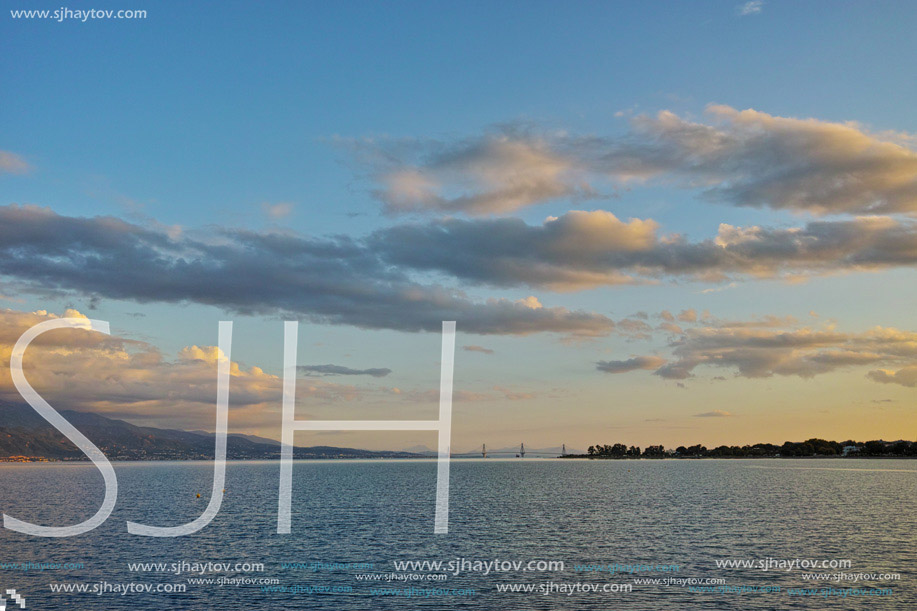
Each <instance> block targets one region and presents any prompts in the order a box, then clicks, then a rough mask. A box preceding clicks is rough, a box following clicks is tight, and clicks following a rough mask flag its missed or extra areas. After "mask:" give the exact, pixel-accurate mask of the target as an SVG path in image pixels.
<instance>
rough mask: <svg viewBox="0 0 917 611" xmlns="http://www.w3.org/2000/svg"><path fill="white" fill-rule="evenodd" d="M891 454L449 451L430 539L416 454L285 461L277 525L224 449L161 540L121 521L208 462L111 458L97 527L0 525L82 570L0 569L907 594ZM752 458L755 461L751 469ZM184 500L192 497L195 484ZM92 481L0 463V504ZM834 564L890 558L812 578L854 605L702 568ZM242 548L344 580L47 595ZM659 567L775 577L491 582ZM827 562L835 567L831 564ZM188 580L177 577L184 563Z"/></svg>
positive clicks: (681, 600) (270, 490) (66, 601)
mask: <svg viewBox="0 0 917 611" xmlns="http://www.w3.org/2000/svg"><path fill="white" fill-rule="evenodd" d="M914 464H915V463H913V462H910V461H904V460H901V461H898V460H883V461H881V463H879V462H878V461H869V460H860V459H845V460H836V461H835V460H794V461H792V462H789V461H787V462H778V461H767V462H766V463H763V462H762V461H753V460H698V461H684V460H683V461H675V460H669V461H560V460H550V461H549V460H543V461H539V460H525V461H518V460H517V461H512V460H507V461H500V460H490V459H488V460H486V461H484V460H467V461H455V462H454V463H453V469H452V490H451V519H450V534H449V535H446V536H442V535H436V536H434V535H433V508H434V493H435V478H436V475H435V462H430V461H365V462H361V461H354V462H349V461H326V462H321V461H313V462H298V463H296V466H295V468H294V485H293V486H294V500H293V533H292V534H291V535H285V536H280V535H277V534H276V533H275V531H276V520H277V482H278V475H279V469H278V465H277V463H266V462H265V463H230V464H229V466H228V471H227V484H226V486H227V489H226V494H225V498H224V502H223V508H222V510H221V511H220V514H219V515H218V516H217V518H216V519H215V520H214V521H213V522H212V523H211V524H210V526H208V527H206V528H205V529H203V530H202V531H200V532H198V533H197V534H195V535H191V536H189V537H182V538H178V539H155V538H145V537H136V536H133V535H128V534H127V531H126V527H125V521H127V520H132V521H137V522H141V523H144V524H151V525H161V526H170V525H176V524H179V523H183V522H185V521H190V520H192V519H194V518H195V517H196V516H197V515H199V513H200V512H201V511H203V509H204V507H205V506H206V504H207V500H208V496H209V491H210V486H211V475H212V466H211V464H210V463H124V464H118V465H116V470H117V473H118V479H119V487H120V490H119V499H118V505H117V507H116V509H115V512H114V513H113V514H112V517H111V518H110V519H109V520H108V522H106V524H105V525H103V526H102V527H100V528H99V529H97V530H95V531H93V532H91V533H88V534H86V535H83V536H79V537H73V538H69V539H42V538H34V537H26V536H24V535H19V534H17V533H13V532H10V531H6V530H3V531H0V563H2V562H30V561H31V562H34V563H39V562H45V563H47V562H56V563H68V562H72V563H83V568H82V569H70V570H62V569H56V570H54V569H49V570H46V571H38V570H31V571H15V570H8V569H7V570H2V569H0V587H2V588H3V589H6V588H10V587H15V588H17V589H18V590H19V591H20V592H23V593H25V594H26V595H27V597H28V608H29V609H62V608H65V607H68V608H70V607H73V608H79V609H132V610H139V609H245V608H267V609H319V610H324V609H327V610H335V611H339V610H349V609H361V610H362V609H366V610H370V609H372V610H378V609H415V608H416V609H473V610H481V611H485V610H486V611H491V610H494V609H583V610H600V609H601V610H606V609H616V610H630V609H633V610H641V611H645V610H650V609H652V610H676V609H677V610H679V611H682V610H685V609H692V610H693V609H738V608H741V609H760V610H770V609H865V608H869V609H888V610H895V611H898V610H901V611H903V610H911V609H917V575H915V561H917V552H915V545H914V544H915V534H914V526H915V524H917V520H915V518H917V511H915V508H914V500H915V498H917V475H915V470H914V468H913V467H914ZM762 467H764V468H762ZM198 493H200V494H201V498H197V494H198ZM101 498H102V480H101V477H100V475H99V474H98V472H97V471H96V470H95V469H94V468H93V467H92V466H91V465H82V464H79V465H77V464H64V465H2V466H0V504H2V510H3V512H4V513H7V514H10V515H12V516H15V517H17V518H19V519H22V520H28V521H32V522H36V523H41V524H49V525H63V524H68V523H75V522H78V521H81V520H83V519H85V518H87V517H89V516H90V515H92V514H93V513H94V512H95V510H96V508H97V504H98V503H99V502H100V500H101ZM768 557H769V558H776V559H793V558H803V559H808V558H812V559H851V560H852V561H853V564H852V567H851V568H849V569H844V571H846V572H848V573H900V574H901V580H900V581H897V582H883V583H879V584H877V583H869V584H862V583H860V584H855V585H854V584H851V583H844V584H837V583H834V584H824V583H820V584H817V585H818V586H819V587H821V586H825V585H829V586H832V587H835V588H843V587H890V588H892V590H893V595H892V596H890V597H874V598H870V599H868V600H866V599H859V600H851V599H846V600H845V599H842V598H839V597H828V598H822V597H817V598H813V597H803V598H797V597H789V596H787V594H786V589H787V588H793V587H813V585H812V582H806V581H803V580H802V579H801V577H800V571H779V570H771V571H767V572H765V571H761V570H758V569H733V570H726V569H718V568H717V567H716V565H715V560H717V559H758V558H768ZM455 558H466V559H471V560H493V559H500V560H522V561H525V562H528V561H529V560H562V561H564V562H565V564H566V566H565V570H564V571H563V572H545V573H536V572H532V573H520V572H508V573H503V572H497V573H491V574H490V575H487V576H483V575H480V574H474V573H470V572H464V573H462V574H459V575H457V576H450V578H449V580H448V581H447V582H437V583H432V584H431V583H429V582H427V583H424V582H414V583H411V584H409V585H413V586H415V587H417V588H430V587H437V588H446V587H448V588H466V589H474V590H475V595H474V596H467V597H457V596H441V597H431V598H422V597H414V598H410V599H406V598H404V597H379V596H372V595H370V588H371V587H398V588H402V587H403V586H404V584H400V583H399V584H391V583H374V584H367V583H366V582H363V581H357V580H356V579H355V573H362V572H363V571H354V570H347V569H339V570H328V571H324V570H323V571H318V572H312V571H309V570H305V569H284V568H282V567H281V563H282V562H316V561H318V562H324V563H333V562H339V563H347V562H358V563H373V566H374V568H373V570H372V571H371V572H374V573H391V572H392V571H393V570H394V567H393V564H392V561H394V560H450V559H455ZM182 561H187V562H190V563H194V562H201V563H206V562H208V561H209V562H231V563H233V564H234V563H236V562H244V561H248V562H260V563H264V564H265V570H264V572H263V573H246V574H242V573H234V572H232V571H230V572H220V573H217V574H210V575H206V576H205V577H207V578H217V577H252V578H260V577H268V578H276V579H279V581H280V583H281V584H283V585H287V586H310V585H311V586H322V587H325V586H340V587H342V588H346V587H350V588H352V592H350V593H336V594H334V593H328V594H286V593H279V592H263V591H262V588H261V586H259V585H243V586H233V585H225V586H222V587H220V586H217V585H188V592H187V593H184V594H163V593H155V594H128V595H125V596H117V595H115V594H105V595H101V596H93V595H92V594H81V595H76V594H71V595H64V594H52V593H51V592H50V591H49V585H48V584H49V583H52V582H82V583H99V582H109V583H112V584H114V583H129V582H137V583H180V584H186V585H187V584H188V582H187V581H186V579H187V577H189V576H188V575H185V574H182V575H174V574H168V573H164V574H156V573H132V572H130V571H129V570H128V566H127V564H128V563H129V562H130V563H134V562H165V563H173V562H174V563H177V562H182ZM590 563H594V564H613V563H620V564H631V565H635V564H674V565H679V567H680V570H679V571H678V572H677V573H669V574H649V573H643V574H640V575H637V577H640V578H644V577H667V576H669V577H671V576H677V577H680V578H690V577H695V578H707V577H723V578H725V579H726V580H727V583H728V584H730V585H756V586H765V585H770V586H775V585H779V586H781V587H782V588H783V593H781V594H756V593H748V594H717V593H707V594H704V593H692V592H689V591H688V589H687V588H686V587H680V586H662V585H635V586H634V589H633V591H632V592H630V593H608V594H603V593H601V592H598V593H576V594H573V595H572V596H566V595H563V594H552V595H542V594H539V593H537V591H536V592H533V593H528V594H525V593H515V594H513V593H498V592H497V591H496V588H497V585H498V584H536V585H538V584H543V583H546V582H555V583H577V582H579V583H599V584H605V583H633V579H632V578H633V576H627V575H621V574H618V575H609V574H607V573H606V574H599V573H585V572H576V571H575V570H574V565H577V564H590ZM832 572H836V571H832ZM192 577H197V576H192Z"/></svg>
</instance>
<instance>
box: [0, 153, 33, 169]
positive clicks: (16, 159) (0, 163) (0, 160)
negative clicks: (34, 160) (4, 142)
mask: <svg viewBox="0 0 917 611" xmlns="http://www.w3.org/2000/svg"><path fill="white" fill-rule="evenodd" d="M31 169H32V167H31V166H30V165H29V164H28V163H26V161H25V160H24V159H23V158H22V157H20V156H19V155H17V154H16V153H11V152H9V151H0V174H25V173H26V172H28V171H29V170H31Z"/></svg>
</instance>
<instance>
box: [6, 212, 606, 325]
mask: <svg viewBox="0 0 917 611" xmlns="http://www.w3.org/2000/svg"><path fill="white" fill-rule="evenodd" d="M411 271H412V270H410V269H404V268H399V267H398V266H396V265H394V264H392V263H391V262H388V261H384V260H383V259H382V258H380V256H379V253H376V252H374V251H373V250H372V248H369V247H368V246H367V245H366V244H363V243H361V242H359V241H357V240H354V239H351V238H347V237H344V236H337V237H335V238H327V239H317V238H307V237H299V236H296V235H290V234H286V233H284V234H279V233H256V232H251V231H244V230H230V229H222V228H218V229H216V230H214V231H213V232H210V233H207V234H203V235H197V236H195V235H194V234H193V232H189V231H184V232H181V233H172V232H168V231H166V230H164V229H162V228H160V227H158V226H154V227H146V226H140V225H135V224H131V223H128V222H126V221H123V220H121V219H117V218H112V217H95V218H79V217H68V216H61V215H58V214H56V213H54V212H53V211H51V210H50V209H47V208H38V207H35V206H21V207H20V206H15V205H13V206H3V207H0V276H3V277H5V278H7V279H12V280H14V281H16V282H17V284H18V286H19V287H20V288H21V289H25V290H32V291H38V292H43V293H48V292H52V291H57V292H59V293H61V294H63V295H66V294H70V293H76V294H80V295H90V296H91V295H95V296H100V297H103V298H109V299H122V300H131V301H136V302H141V303H146V302H160V303H162V302H166V303H186V302H194V303H200V304H206V305H213V306H216V307H220V308H222V309H224V310H226V311H229V312H236V313H241V314H274V315H283V316H289V317H291V318H305V319H308V320H310V321H313V322H316V323H321V324H343V325H352V326H355V327H359V328H365V329H393V330H398V331H411V332H415V331H434V332H438V331H439V330H440V329H441V326H442V321H444V320H456V321H458V328H459V332H461V333H476V334H483V335H488V334H493V335H527V334H532V333H543V332H551V333H558V334H562V335H564V336H566V337H595V336H602V335H607V334H608V333H610V332H612V330H613V329H614V322H613V321H611V320H610V319H609V318H608V317H606V316H603V315H601V314H596V313H592V312H586V311H580V310H569V309H567V308H564V307H559V306H555V307H548V306H542V304H541V302H540V301H539V300H538V299H537V298H535V297H532V296H530V297H527V298H525V299H522V300H513V299H507V298H492V299H487V300H484V301H480V300H473V299H472V298H470V297H468V296H467V295H466V294H465V293H464V292H462V291H460V290H457V289H453V288H448V287H444V286H440V285H435V284H432V285H431V284H421V283H419V282H417V281H415V280H414V279H413V278H412V275H411Z"/></svg>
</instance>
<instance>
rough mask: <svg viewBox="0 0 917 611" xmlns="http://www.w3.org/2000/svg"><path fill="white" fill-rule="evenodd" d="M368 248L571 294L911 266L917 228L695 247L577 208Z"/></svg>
mask: <svg viewBox="0 0 917 611" xmlns="http://www.w3.org/2000/svg"><path fill="white" fill-rule="evenodd" d="M365 243H366V245H367V247H368V248H369V249H370V250H372V251H373V252H374V253H376V254H377V255H378V256H379V257H380V258H382V259H383V260H384V261H386V262H388V263H391V264H393V265H396V266H398V267H399V268H402V269H405V268H407V269H413V270H423V271H432V272H439V273H441V274H444V275H446V276H450V277H453V278H457V279H459V280H461V281H463V282H468V283H474V284H481V285H486V286H493V287H501V288H506V287H517V286H528V287H532V288H544V289H549V290H552V291H561V292H563V291H577V290H584V289H590V288H594V287H598V286H616V285H627V284H643V283H655V282H659V281H660V280H661V279H667V278H686V279H690V280H694V281H703V282H723V283H726V282H734V281H736V280H741V279H746V280H747V279H759V278H776V279H783V280H789V281H795V280H798V279H800V278H805V277H808V276H814V275H823V274H833V273H839V272H861V271H876V270H882V269H889V268H894V267H912V266H914V265H915V264H917V221H915V220H912V219H900V218H891V217H887V216H865V217H857V218H853V219H849V220H842V221H816V222H810V223H808V224H806V225H803V226H801V227H791V228H767V227H759V226H747V227H736V226H733V225H729V224H725V223H723V224H721V225H720V226H719V228H718V232H717V235H716V237H714V238H711V239H706V240H701V241H698V242H690V241H688V240H686V239H685V238H684V237H682V236H677V235H674V236H673V235H669V236H660V235H658V225H657V223H655V222H654V221H652V220H640V219H630V220H628V221H621V220H620V219H618V218H617V217H616V216H615V215H613V214H612V213H610V212H605V211H601V210H594V211H591V212H587V211H580V210H572V211H570V212H567V213H566V214H564V215H562V216H560V217H549V218H548V219H546V220H545V221H544V222H543V223H542V224H541V225H529V224H527V223H526V222H524V221H523V220H522V219H516V218H499V219H470V220H469V219H456V218H451V219H444V220H439V221H432V222H428V223H410V224H404V225H396V226H393V227H389V228H386V229H381V230H378V231H376V232H374V233H372V234H370V235H369V236H368V237H367V238H366V240H365ZM669 316H672V315H671V314H669ZM680 316H690V312H689V311H685V312H682V313H681V314H680ZM673 321H674V316H672V320H670V321H669V322H673Z"/></svg>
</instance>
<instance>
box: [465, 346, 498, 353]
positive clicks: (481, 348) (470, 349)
mask: <svg viewBox="0 0 917 611" xmlns="http://www.w3.org/2000/svg"><path fill="white" fill-rule="evenodd" d="M462 350H467V351H468V352H480V353H482V354H493V353H494V351H493V350H491V349H490V348H485V347H484V346H475V345H470V346H462Z"/></svg>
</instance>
